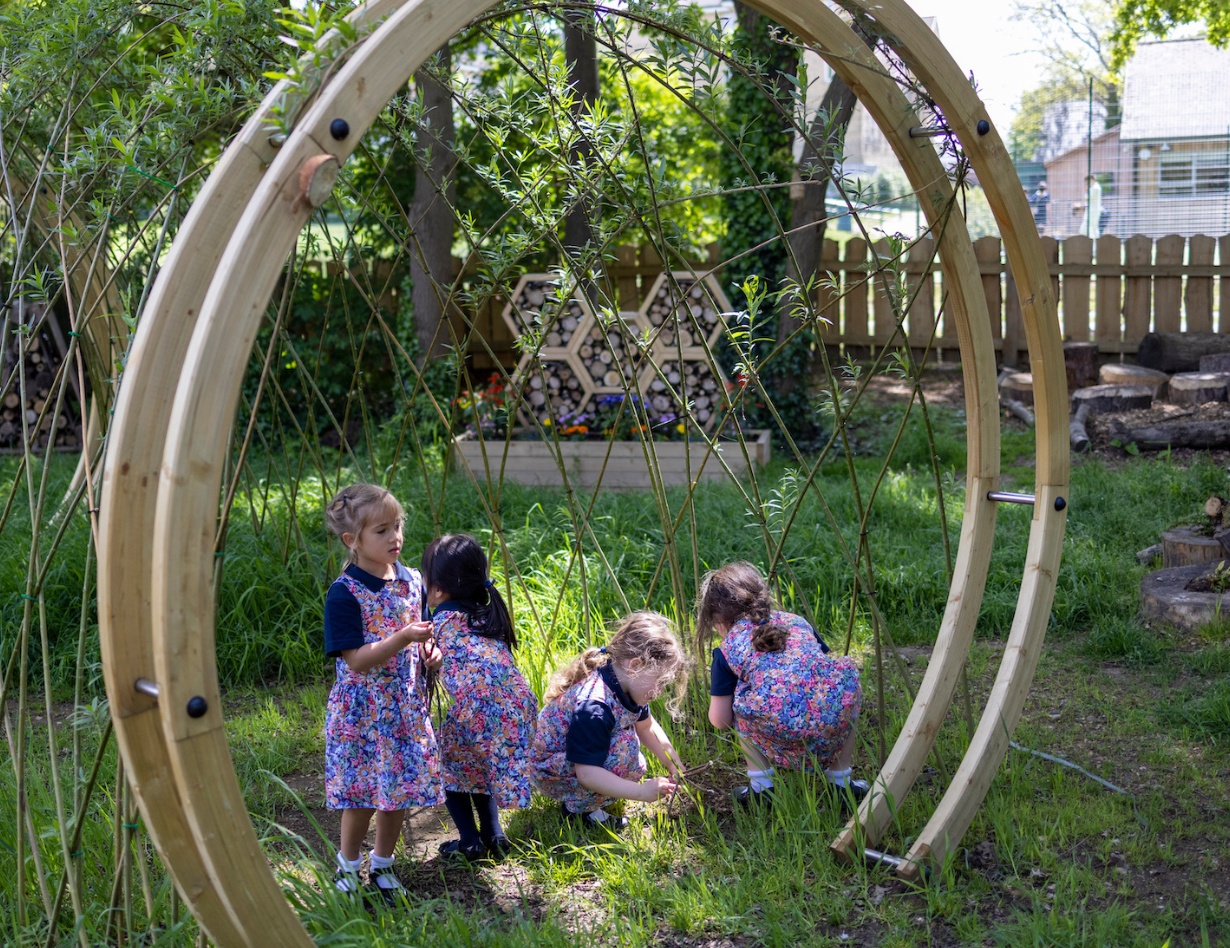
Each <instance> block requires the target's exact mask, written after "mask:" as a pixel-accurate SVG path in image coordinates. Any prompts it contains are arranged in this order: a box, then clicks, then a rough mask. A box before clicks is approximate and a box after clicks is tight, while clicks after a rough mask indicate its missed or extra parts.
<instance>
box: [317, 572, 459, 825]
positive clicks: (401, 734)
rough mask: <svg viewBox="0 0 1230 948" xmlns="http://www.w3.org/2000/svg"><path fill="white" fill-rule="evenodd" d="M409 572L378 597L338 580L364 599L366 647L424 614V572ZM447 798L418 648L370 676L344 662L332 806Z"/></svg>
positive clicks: (337, 698) (428, 802)
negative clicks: (428, 708)
mask: <svg viewBox="0 0 1230 948" xmlns="http://www.w3.org/2000/svg"><path fill="white" fill-rule="evenodd" d="M399 572H401V568H399ZM405 573H408V575H409V577H410V578H409V579H405V578H398V579H392V580H389V581H388V582H386V583H385V584H384V586H383V587H382V588H381V589H379V590H378V591H376V592H373V591H372V590H370V589H368V588H367V587H366V586H364V585H363V583H361V582H359V581H358V580H356V579H354V578H353V577H351V576H347V575H345V574H343V575H342V576H340V577H339V578H338V579H337V580H335V582H339V583H344V584H345V586H346V588H347V589H348V590H349V591H350V593H351V594H352V595H353V596H354V597H355V599H356V600H358V603H359V608H360V610H361V612H362V614H363V644H365V645H367V644H370V643H372V642H377V641H379V640H380V639H382V638H385V637H386V636H388V635H389V634H391V633H393V632H396V631H397V630H398V629H400V628H401V627H402V626H404V625H405V624H406V623H408V622H413V621H415V620H417V619H419V617H420V616H421V615H422V588H423V586H422V582H421V580H420V579H419V576H418V573H417V572H416V571H414V570H408V571H405ZM403 575H405V574H404V573H403ZM443 799H444V793H443V790H442V789H441V784H440V758H439V753H438V751H437V749H436V737H435V734H434V732H433V731H432V727H431V718H430V717H429V716H428V713H427V682H426V677H425V675H424V671H423V667H422V661H421V659H420V656H419V649H418V647H417V646H415V645H411V646H410V647H409V648H404V649H401V650H400V651H399V652H398V653H397V654H396V655H394V656H393V657H392V658H390V659H389V660H388V661H387V662H385V663H384V664H383V665H378V666H377V667H375V668H373V669H370V670H369V671H367V672H363V673H360V672H356V671H354V670H353V669H351V667H350V666H349V665H347V664H346V662H345V660H344V659H341V658H339V659H337V679H336V680H335V681H334V683H333V689H332V690H331V691H330V692H329V702H328V705H327V707H326V710H325V802H326V805H327V806H328V807H329V809H331V810H345V809H351V808H356V807H357V808H364V807H374V808H375V809H377V810H402V809H405V808H406V807H411V806H435V805H436V804H437V803H440V802H442V801H443Z"/></svg>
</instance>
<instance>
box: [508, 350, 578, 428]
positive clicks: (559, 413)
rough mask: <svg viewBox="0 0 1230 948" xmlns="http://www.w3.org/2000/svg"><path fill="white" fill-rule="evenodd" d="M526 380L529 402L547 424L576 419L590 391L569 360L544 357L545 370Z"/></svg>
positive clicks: (527, 400) (560, 423) (527, 399)
mask: <svg viewBox="0 0 1230 948" xmlns="http://www.w3.org/2000/svg"><path fill="white" fill-rule="evenodd" d="M522 384H523V385H524V386H525V404H526V405H527V406H528V407H529V410H530V411H531V412H533V414H534V417H535V418H537V419H538V421H539V422H541V423H542V424H547V425H550V424H555V425H560V426H563V425H567V424H569V423H570V422H571V423H576V421H575V419H577V418H578V416H579V415H580V414H581V409H582V408H583V407H584V405H585V402H586V401H587V397H588V394H589V393H588V392H587V391H586V390H585V387H584V386H583V385H582V384H581V380H580V379H579V378H577V375H576V373H575V372H573V371H572V367H571V366H570V365H569V364H568V363H567V362H565V361H559V362H549V361H547V360H545V359H544V360H543V362H542V370H541V371H533V372H531V373H530V374H529V375H528V376H527V377H525V378H524V379H523V380H522ZM529 426H530V427H532V425H529Z"/></svg>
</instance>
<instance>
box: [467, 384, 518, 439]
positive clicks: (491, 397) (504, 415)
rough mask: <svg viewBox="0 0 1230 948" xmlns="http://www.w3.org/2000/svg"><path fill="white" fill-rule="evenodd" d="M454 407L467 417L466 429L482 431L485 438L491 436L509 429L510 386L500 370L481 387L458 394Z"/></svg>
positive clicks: (472, 432) (470, 431)
mask: <svg viewBox="0 0 1230 948" xmlns="http://www.w3.org/2000/svg"><path fill="white" fill-rule="evenodd" d="M453 407H454V408H456V409H457V411H458V413H459V415H460V416H461V417H462V418H464V419H465V422H466V431H467V432H468V433H469V434H471V435H473V434H475V433H477V432H478V431H481V432H482V435H483V437H484V438H490V437H493V436H498V435H502V434H504V433H505V432H506V431H507V430H508V424H509V407H508V386H507V385H506V384H505V382H504V379H503V378H502V377H501V376H500V374H499V373H498V372H493V373H491V377H490V378H489V379H488V380H487V384H486V385H485V386H483V387H482V388H481V389H478V390H476V391H473V392H471V391H469V390H466V391H464V392H462V393H461V394H460V395H458V396H457V397H456V398H455V399H454V400H453Z"/></svg>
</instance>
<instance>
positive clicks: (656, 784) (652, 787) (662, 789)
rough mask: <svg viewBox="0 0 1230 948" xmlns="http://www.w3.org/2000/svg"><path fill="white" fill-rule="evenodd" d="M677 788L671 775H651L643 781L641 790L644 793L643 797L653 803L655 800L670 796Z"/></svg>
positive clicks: (647, 801)
mask: <svg viewBox="0 0 1230 948" xmlns="http://www.w3.org/2000/svg"><path fill="white" fill-rule="evenodd" d="M675 789H676V785H675V781H673V780H671V779H670V778H669V777H650V778H649V779H648V780H643V781H641V792H642V793H643V794H644V795H643V796H642V797H641V799H642V800H644V801H645V802H646V803H653V802H654V801H655V800H661V799H662V798H663V797H669V796H670V795H671V794H672V793H674V792H675Z"/></svg>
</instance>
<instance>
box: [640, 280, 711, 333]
mask: <svg viewBox="0 0 1230 948" xmlns="http://www.w3.org/2000/svg"><path fill="white" fill-rule="evenodd" d="M707 290H708V286H707V284H705V283H704V282H702V281H700V280H697V279H696V278H695V277H692V276H691V275H689V274H675V279H674V282H670V281H665V280H664V281H662V282H661V284H660V285H659V286H658V291H657V292H656V293H655V294H653V296H652V297H651V298H650V299H649V301H648V304H647V305H646V307H645V318H646V319H647V320H648V321H649V324H650V325H651V326H653V327H654V328H655V329H657V330H658V342H659V343H661V344H662V345H663V346H664V347H666V348H668V349H675V348H679V347H682V348H683V349H691V348H694V347H696V346H703V345H705V343H706V342H708V343H709V344H713V343H714V342H715V341H716V340H717V336H718V333H719V332H720V331H721V328H722V315H721V314H722V310H721V308H720V304H719V303H718V302H716V301H715V300H714V299H713V298H712V296H711V295H710V294H709V293H708V292H707Z"/></svg>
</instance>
